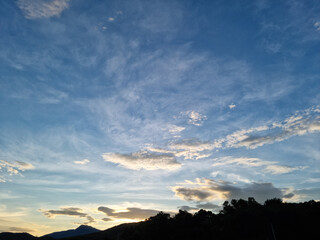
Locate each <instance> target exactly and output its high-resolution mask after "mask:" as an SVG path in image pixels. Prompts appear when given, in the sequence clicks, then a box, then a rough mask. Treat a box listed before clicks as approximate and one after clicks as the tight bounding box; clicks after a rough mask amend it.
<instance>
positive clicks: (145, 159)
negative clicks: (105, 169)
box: [102, 150, 181, 170]
mask: <svg viewBox="0 0 320 240" xmlns="http://www.w3.org/2000/svg"><path fill="white" fill-rule="evenodd" d="M102 157H103V159H104V160H105V161H107V162H112V163H117V164H119V165H121V166H122V167H125V168H129V169H134V170H139V169H146V170H157V169H166V170H176V169H178V168H180V167H181V163H179V162H178V161H177V160H176V158H175V156H174V155H173V154H170V153H157V152H151V151H145V150H141V151H139V152H134V153H129V154H120V153H105V154H103V155H102Z"/></svg>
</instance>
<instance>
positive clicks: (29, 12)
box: [17, 0, 70, 19]
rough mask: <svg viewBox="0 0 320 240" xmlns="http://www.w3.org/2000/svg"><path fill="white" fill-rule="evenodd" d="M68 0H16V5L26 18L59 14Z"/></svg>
mask: <svg viewBox="0 0 320 240" xmlns="http://www.w3.org/2000/svg"><path fill="white" fill-rule="evenodd" d="M69 1H70V0H18V1H17V5H18V7H19V8H20V9H21V10H22V11H23V13H24V15H25V17H26V18H28V19H35V18H50V17H54V16H60V14H61V13H62V12H63V10H65V9H66V8H68V7H69Z"/></svg>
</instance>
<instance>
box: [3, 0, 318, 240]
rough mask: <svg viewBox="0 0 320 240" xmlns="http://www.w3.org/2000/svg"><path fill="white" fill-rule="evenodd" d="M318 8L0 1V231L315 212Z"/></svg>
mask: <svg viewBox="0 0 320 240" xmlns="http://www.w3.org/2000/svg"><path fill="white" fill-rule="evenodd" d="M319 13H320V2H319V1H318V0H306V1H298V0H283V1H272V0H257V1H252V0H243V1H238V0H228V1H227V0H212V1H205V0H201V1H196V0H177V1H176V0H151V1H146V0H141V1H140V0H130V1H125V0H109V1H102V0H92V1H87V0H2V1H0V72H1V74H0V112H1V113H0V189H1V191H0V232H1V231H11V232H21V231H24V232H29V233H30V234H33V235H36V236H41V235H43V234H47V233H50V232H54V231H62V230H66V229H73V228H76V227H77V226H79V225H80V224H88V225H90V226H93V227H96V228H99V229H107V228H109V227H111V226H114V225H118V224H120V223H123V222H132V221H140V220H143V219H145V218H148V217H149V216H152V215H155V214H156V213H157V212H159V211H165V212H169V213H172V214H174V213H175V212H177V211H178V210H179V209H183V210H188V211H190V212H194V211H197V210H198V209H201V208H203V209H207V210H211V211H214V212H219V210H220V209H221V205H222V203H223V202H224V201H226V200H231V199H239V198H243V199H247V198H248V197H254V198H255V199H256V200H257V201H258V202H260V203H263V202H264V201H265V200H266V199H270V198H275V197H276V198H281V199H283V201H286V202H300V201H308V200H311V199H313V200H320V188H319V183H320V146H319V143H320V14H319Z"/></svg>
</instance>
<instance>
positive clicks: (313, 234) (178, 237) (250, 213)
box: [68, 198, 320, 240]
mask: <svg viewBox="0 0 320 240" xmlns="http://www.w3.org/2000/svg"><path fill="white" fill-rule="evenodd" d="M319 216H320V202H316V201H313V200H312V201H309V202H304V203H283V202H282V201H281V200H280V199H271V200H267V201H266V202H265V203H264V204H263V205H261V204H260V203H258V202H256V201H255V200H254V199H253V198H249V199H248V201H246V200H243V199H239V200H232V201H231V202H228V201H226V202H225V203H224V204H223V210H221V211H220V213H219V214H214V213H212V212H211V211H206V210H200V211H198V212H196V213H194V214H191V213H189V212H187V211H183V210H179V213H177V214H176V215H175V216H173V217H171V216H170V215H169V214H167V213H163V212H160V213H158V214H157V215H156V216H153V217H150V218H148V219H146V220H145V221H143V222H138V223H129V224H122V225H119V226H116V227H113V228H110V229H107V230H105V231H101V232H98V233H93V234H89V235H85V236H78V237H73V238H68V240H237V239H241V240H242V239H243V240H279V239H285V240H286V239H290V240H301V239H320V231H319V230H318V228H319V225H320V220H319Z"/></svg>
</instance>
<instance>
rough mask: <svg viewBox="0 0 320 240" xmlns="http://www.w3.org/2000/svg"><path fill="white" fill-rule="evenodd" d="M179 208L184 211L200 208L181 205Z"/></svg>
mask: <svg viewBox="0 0 320 240" xmlns="http://www.w3.org/2000/svg"><path fill="white" fill-rule="evenodd" d="M178 209H180V210H183V211H192V210H198V208H195V207H190V206H180V207H178Z"/></svg>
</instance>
